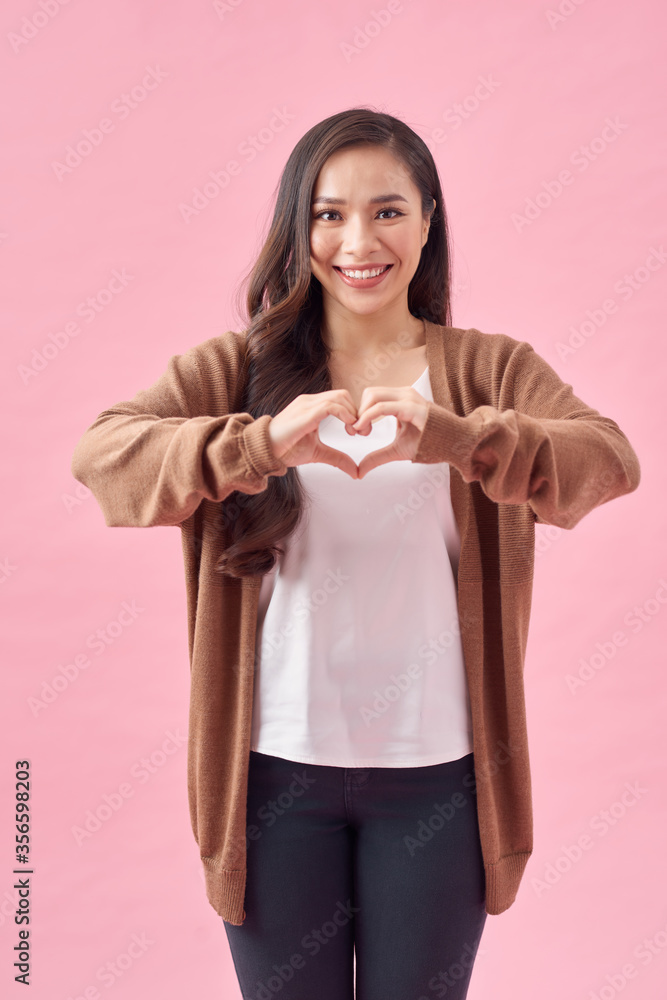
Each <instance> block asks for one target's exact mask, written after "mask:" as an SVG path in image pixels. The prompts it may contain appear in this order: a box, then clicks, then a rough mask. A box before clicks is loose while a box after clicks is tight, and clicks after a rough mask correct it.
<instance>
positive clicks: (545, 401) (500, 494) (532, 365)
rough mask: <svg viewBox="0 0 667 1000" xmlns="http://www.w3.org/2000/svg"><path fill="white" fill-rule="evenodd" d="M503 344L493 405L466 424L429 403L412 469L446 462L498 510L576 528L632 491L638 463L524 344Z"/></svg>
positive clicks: (618, 436) (614, 430) (609, 426)
mask: <svg viewBox="0 0 667 1000" xmlns="http://www.w3.org/2000/svg"><path fill="white" fill-rule="evenodd" d="M504 340H505V342H506V343H509V344H511V345H513V346H512V347H511V350H510V351H509V354H508V357H507V360H506V363H505V366H504V369H503V372H502V378H501V380H500V385H499V387H498V386H496V387H494V388H493V389H492V390H490V392H489V394H490V396H491V394H492V395H493V398H490V399H489V403H488V404H482V405H479V406H476V407H475V408H474V409H473V410H472V411H471V412H470V413H467V414H466V415H465V416H460V415H458V414H456V413H454V412H453V411H452V410H450V409H448V408H446V407H443V406H439V405H437V404H435V403H433V402H430V401H429V403H428V414H427V419H426V423H425V425H424V428H423V430H422V432H421V434H420V437H419V440H418V442H417V453H416V455H415V457H414V459H413V462H426V463H433V462H449V463H450V464H451V465H454V466H455V467H456V468H457V469H458V471H459V472H460V473H461V476H462V477H463V479H464V480H465V482H467V483H469V482H472V481H473V480H478V481H479V483H480V486H481V488H482V489H483V490H484V492H485V493H486V495H487V496H488V497H489V498H490V499H491V500H493V501H495V502H496V503H511V504H522V503H527V504H529V506H530V507H531V508H532V510H533V513H534V515H535V519H536V520H537V521H538V522H540V523H543V524H554V525H557V526H558V527H561V528H573V527H574V526H575V525H576V524H577V523H578V522H579V521H580V520H581V519H582V517H584V515H585V514H587V513H588V512H589V511H591V510H593V508H594V507H598V506H599V505H600V504H603V503H606V502H607V501H609V500H612V499H613V498H614V497H618V496H622V495H623V494H624V493H630V492H632V491H633V490H635V489H636V488H637V486H638V485H639V481H640V466H639V459H638V458H637V455H636V454H635V452H634V450H633V448H632V446H631V444H630V442H629V441H628V439H627V437H626V436H625V434H624V433H623V432H622V431H621V429H620V427H619V426H618V424H616V423H615V422H614V421H613V420H611V419H610V418H609V417H604V416H602V415H601V414H600V413H599V412H598V410H594V409H592V408H591V407H590V406H588V405H587V404H586V403H584V402H583V401H582V400H581V399H578V398H577V396H575V395H574V393H573V391H572V386H571V385H568V384H566V383H564V382H563V381H562V380H561V379H560V377H559V376H558V374H557V373H556V372H555V371H554V369H553V368H552V367H551V366H550V365H549V364H548V363H547V362H546V361H545V360H544V359H543V358H541V357H540V356H539V355H538V354H537V353H536V352H535V351H534V350H533V348H532V347H531V345H530V344H529V343H527V342H526V341H516V340H511V339H510V338H509V337H507V338H504ZM478 363H482V364H483V360H482V361H481V362H478Z"/></svg>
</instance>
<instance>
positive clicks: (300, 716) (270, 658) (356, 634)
mask: <svg viewBox="0 0 667 1000" xmlns="http://www.w3.org/2000/svg"><path fill="white" fill-rule="evenodd" d="M413 388H414V389H416V390H417V392H419V393H420V394H421V395H422V396H423V397H424V399H426V400H431V401H432V400H433V395H432V393H431V385H430V380H429V376H428V368H426V370H425V371H424V372H423V373H422V375H421V377H420V378H419V379H417V381H416V382H415V383H414V385H413ZM372 426H373V429H372V431H371V433H370V434H369V435H367V436H363V435H361V434H356V435H354V436H351V435H348V433H347V431H346V430H345V425H344V424H343V423H342V421H341V420H339V419H338V418H337V417H335V416H332V415H330V416H328V417H326V418H325V419H324V420H322V421H321V423H320V425H319V436H320V440H321V441H322V442H323V443H324V444H328V445H330V446H331V447H332V448H336V449H338V450H339V451H344V452H346V453H347V454H348V455H350V456H351V457H352V458H353V459H354V461H355V462H356V463H357V464H359V462H360V461H361V459H362V457H363V456H364V455H366V454H368V453H369V452H371V451H375V450H376V449H378V448H382V447H384V446H385V445H387V444H391V442H392V441H393V440H394V437H395V434H396V428H397V421H396V418H395V417H393V416H386V417H382V418H381V419H380V420H378V421H377V422H376V423H374V424H373V425H372ZM298 473H299V475H300V476H301V479H302V481H303V484H304V486H305V488H306V491H307V493H308V494H309V496H310V500H311V502H310V503H309V504H307V505H306V510H305V512H304V515H303V519H302V521H301V523H300V524H299V526H298V527H297V529H296V531H295V532H294V533H293V534H292V535H291V536H290V538H289V539H287V542H286V543H283V544H284V545H285V555H284V556H283V558H282V559H281V560H279V561H278V562H277V563H276V566H274V568H273V570H272V571H271V572H270V573H268V574H266V575H265V576H264V578H263V580H262V585H261V589H260V595H259V605H258V618H257V639H256V650H257V653H258V658H257V664H258V666H257V672H256V675H255V688H254V696H253V720H252V736H251V749H252V750H257V751H259V752H260V753H265V754H270V755H273V756H277V757H284V758H286V759H288V760H294V761H299V762H303V763H312V764H332V765H336V766H339V767H414V766H425V765H429V764H439V763H443V762H444V761H448V760H458V759H459V758H461V757H463V756H465V755H466V754H468V753H470V752H471V751H472V749H473V746H472V717H471V713H470V699H469V693H468V686H467V679H466V673H465V665H464V660H463V649H462V646H461V639H460V633H459V621H458V610H457V597H456V573H457V570H458V557H459V551H460V536H459V532H458V528H457V525H456V521H455V519H454V513H453V510H452V506H451V501H450V492H449V465H448V464H447V463H446V462H443V463H438V464H428V465H427V464H421V463H415V462H410V461H395V462H389V463H387V464H385V465H382V466H379V467H377V468H375V469H373V470H371V472H369V473H367V474H366V476H365V477H364V478H363V479H362V480H354V479H352V478H351V477H350V476H348V475H347V473H345V472H342V471H341V470H340V469H336V468H334V467H333V466H330V465H327V464H324V463H308V464H306V465H301V466H299V469H298Z"/></svg>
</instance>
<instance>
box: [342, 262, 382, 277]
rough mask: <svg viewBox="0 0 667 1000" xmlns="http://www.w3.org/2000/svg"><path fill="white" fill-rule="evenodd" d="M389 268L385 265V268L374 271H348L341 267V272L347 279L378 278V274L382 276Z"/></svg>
mask: <svg viewBox="0 0 667 1000" xmlns="http://www.w3.org/2000/svg"><path fill="white" fill-rule="evenodd" d="M388 267H389V265H388V264H385V265H384V267H375V268H373V270H372V271H346V270H345V268H344V267H341V271H342V272H343V274H344V275H345V276H346V277H347V278H376V277H377V275H378V274H382V272H383V271H386V270H387V268H388Z"/></svg>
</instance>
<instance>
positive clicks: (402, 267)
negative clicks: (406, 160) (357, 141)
mask: <svg viewBox="0 0 667 1000" xmlns="http://www.w3.org/2000/svg"><path fill="white" fill-rule="evenodd" d="M388 195H389V196H390V197H387V196H388ZM374 199H379V200H374ZM428 229H429V222H428V221H424V219H423V217H422V208H421V196H420V193H419V189H418V188H417V187H416V186H415V184H414V183H413V182H412V180H411V179H410V177H409V175H408V172H407V170H406V168H405V166H404V165H403V164H402V163H401V162H400V161H399V160H397V159H396V158H395V157H394V156H393V155H392V154H391V153H389V152H388V151H387V150H386V149H384V148H383V147H382V146H363V147H361V148H353V149H341V150H339V151H338V152H337V153H334V154H332V155H331V156H330V157H329V159H328V160H327V161H326V162H325V163H324V165H323V166H322V168H321V170H320V172H319V174H318V177H317V180H316V182H315V186H314V189H313V197H312V201H311V216H310V266H311V270H312V272H313V274H314V275H315V277H316V278H317V279H318V281H319V282H320V284H321V285H322V295H323V299H324V304H325V308H326V307H331V306H332V305H333V306H334V308H336V304H337V305H338V306H339V307H342V308H343V310H348V311H349V312H351V313H355V314H356V315H369V314H372V313H375V312H377V311H378V310H386V309H387V308H391V307H392V306H394V305H396V304H399V303H400V308H401V309H402V308H404V307H405V308H407V293H408V285H409V284H410V281H411V280H412V277H413V275H414V273H415V271H416V270H417V267H418V265H419V259H420V256H421V250H422V246H423V244H424V243H425V242H426V238H427V235H428ZM384 264H389V265H390V267H389V269H388V270H387V272H386V273H385V274H384V276H383V277H381V278H379V279H371V280H370V281H369V280H361V279H356V280H354V279H353V280H352V281H351V282H349V283H348V282H347V281H346V280H345V278H344V277H343V276H342V274H341V271H340V268H345V269H346V270H347V269H360V268H359V265H364V266H365V267H364V268H363V269H368V268H369V267H370V268H371V269H372V268H375V267H379V266H381V265H384ZM327 299H328V300H329V301H327ZM336 311H340V309H337V310H336Z"/></svg>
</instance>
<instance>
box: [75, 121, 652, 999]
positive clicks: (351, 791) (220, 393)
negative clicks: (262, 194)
mask: <svg viewBox="0 0 667 1000" xmlns="http://www.w3.org/2000/svg"><path fill="white" fill-rule="evenodd" d="M449 288H450V251H449V238H448V229H447V222H446V215H445V208H444V203H443V197H442V192H441V188H440V183H439V179H438V173H437V170H436V167H435V164H434V161H433V158H432V156H431V154H430V152H429V150H428V148H427V147H426V145H425V144H424V143H423V142H422V140H421V139H420V138H419V136H417V135H416V134H415V133H414V132H413V131H412V130H411V129H410V128H409V127H408V126H407V125H406V124H405V123H403V122H402V121H400V120H399V119H397V118H395V117H393V116H391V115H388V114H382V113H376V112H374V111H371V110H367V109H365V108H353V109H350V110H347V111H343V112H341V113H339V114H335V115H333V116H331V117H330V118H327V119H326V120H324V121H322V122H320V123H319V124H317V125H315V126H314V127H313V128H311V129H310V130H309V131H308V132H307V133H306V134H305V135H304V136H303V138H302V139H301V140H300V141H299V142H298V143H297V145H296V147H295V148H294V150H293V152H292V153H291V155H290V157H289V159H288V162H287V164H286V167H285V169H284V171H283V174H282V178H281V183H280V188H279V191H278V197H277V204H276V209H275V213H274V217H273V221H272V224H271V228H270V232H269V234H268V237H267V239H266V242H265V244H264V247H263V249H262V251H261V253H260V255H259V259H258V261H257V263H256V264H255V267H254V270H253V271H252V274H251V277H250V286H249V292H248V299H247V307H248V327H247V330H245V331H243V332H242V333H236V332H233V331H227V332H225V333H224V334H222V335H219V336H215V337H212V338H210V339H209V340H207V341H205V342H203V343H201V344H198V345H196V346H194V347H192V348H191V349H190V350H188V351H187V352H186V353H184V354H183V355H178V356H175V357H172V358H171V360H170V362H169V365H168V368H167V370H166V371H165V372H164V374H163V375H162V376H161V377H160V378H159V379H158V381H157V382H156V383H155V384H154V385H153V386H151V387H150V388H149V389H146V390H142V391H141V392H139V393H137V394H136V395H135V397H134V398H133V399H132V400H131V401H129V402H122V403H118V404H116V405H115V406H114V407H112V408H110V409H108V410H105V411H103V412H102V413H101V414H100V415H99V416H98V417H97V419H96V421H95V422H94V423H93V424H92V426H91V427H89V428H88V430H87V431H86V432H85V433H84V434H83V436H82V438H81V439H80V441H79V442H78V444H77V446H76V450H75V454H74V457H73V462H72V471H73V474H74V476H75V477H76V478H77V479H78V480H79V481H80V482H82V483H85V484H86V485H87V486H88V487H89V488H90V489H91V490H92V491H93V493H94V495H95V497H96V498H97V500H98V502H99V504H100V506H101V508H102V511H103V513H104V516H105V520H106V523H107V525H109V526H114V525H133V526H144V527H147V526H151V525H168V524H169V525H178V526H179V527H180V528H181V533H182V541H183V555H184V562H185V572H186V584H187V594H188V628H189V640H190V643H189V653H190V668H191V695H190V719H189V746H188V788H189V803H190V815H191V821H192V828H193V831H194V834H195V838H196V840H197V843H198V847H199V852H200V857H201V861H202V864H203V868H204V873H205V877H206V890H207V896H208V899H209V901H210V902H211V905H212V906H213V907H214V908H215V910H216V912H217V913H218V914H219V915H220V916H221V917H222V918H223V923H224V928H225V932H226V935H227V939H228V941H229V945H230V948H231V953H232V956H233V960H234V963H235V968H236V972H237V975H238V980H239V984H240V986H241V990H242V992H243V995H244V996H245V997H256V998H269V997H273V996H274V994H278V993H280V995H281V997H283V998H285V1000H287V998H289V1000H313V998H315V997H317V998H318V1000H352V997H353V996H354V988H355V982H356V995H357V996H358V997H360V998H363V1000H405V998H406V997H408V996H409V997H415V998H417V997H432V996H445V995H446V996H447V997H448V998H449V1000H454V998H462V997H465V996H466V994H467V991H468V984H469V981H470V976H471V972H472V967H473V962H474V960H475V956H476V953H477V949H478V946H479V942H480V938H481V935H482V931H483V928H484V924H485V920H486V915H487V913H488V914H498V913H501V912H503V911H504V910H506V909H507V908H508V907H509V906H510V905H511V904H512V902H513V901H514V899H515V896H516V893H517V890H518V887H519V883H520V881H521V878H522V875H523V872H524V869H525V866H526V863H527V861H528V858H529V857H530V854H531V851H532V846H533V845H532V802H531V785H530V767H529V758H528V746H527V737H526V717H525V701H524V690H523V662H524V654H525V648H526V640H527V634H528V620H529V615H530V601H531V593H532V579H533V560H534V531H535V522H536V521H540V522H542V523H548V524H555V525H559V526H560V527H563V528H568V529H569V528H573V527H574V526H575V525H576V524H577V523H578V521H579V520H581V518H582V517H583V516H584V515H585V514H586V513H588V512H589V511H590V510H592V509H593V508H594V507H596V506H599V505H600V504H602V503H605V502H607V501H609V500H611V499H612V498H614V497H619V496H621V495H623V494H625V493H629V492H631V491H632V490H634V489H636V487H637V486H638V484H639V478H640V469H639V462H638V460H637V456H636V454H635V452H634V451H633V449H632V447H631V445H630V443H629V442H628V440H627V438H626V437H625V435H624V434H623V432H622V431H621V430H620V428H619V427H618V425H617V424H616V423H615V422H614V421H613V420H611V419H610V418H608V417H604V416H601V414H600V413H599V412H598V411H597V410H594V409H592V408H591V407H589V406H588V405H587V404H586V403H584V402H583V401H582V400H581V399H578V398H577V397H576V396H575V395H574V394H573V392H572V387H571V386H570V385H567V384H565V383H563V382H562V381H561V379H560V378H559V377H558V375H557V374H556V372H555V371H554V370H553V369H552V368H551V367H550V366H549V365H548V364H547V362H546V361H544V360H543V359H542V358H541V357H540V356H539V355H538V354H537V353H536V352H535V351H534V350H533V348H532V347H531V346H530V344H528V343H527V342H526V341H518V340H515V339H513V338H511V337H509V336H507V335H506V334H500V333H495V334H488V333H482V332H480V331H479V330H476V329H474V328H473V329H468V330H463V329H458V328H456V327H453V326H452V324H451V311H450V300H449ZM355 963H356V968H355Z"/></svg>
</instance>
